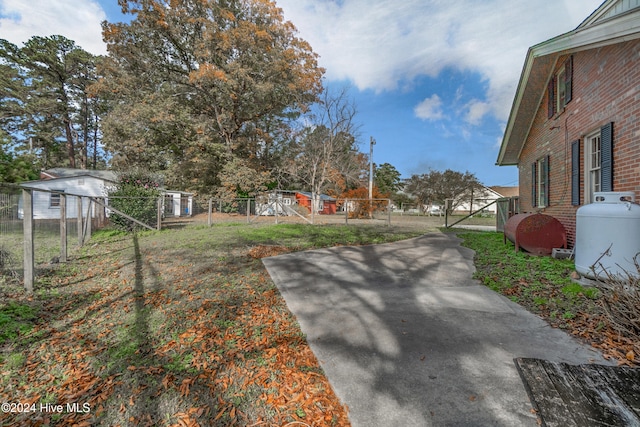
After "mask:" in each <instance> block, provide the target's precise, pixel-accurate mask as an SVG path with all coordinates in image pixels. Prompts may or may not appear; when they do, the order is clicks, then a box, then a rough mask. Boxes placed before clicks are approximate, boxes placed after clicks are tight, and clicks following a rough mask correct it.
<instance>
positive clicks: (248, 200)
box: [247, 199, 251, 224]
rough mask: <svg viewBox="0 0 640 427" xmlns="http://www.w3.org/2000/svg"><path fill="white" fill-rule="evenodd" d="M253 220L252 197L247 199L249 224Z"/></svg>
mask: <svg viewBox="0 0 640 427" xmlns="http://www.w3.org/2000/svg"><path fill="white" fill-rule="evenodd" d="M250 222H251V199H247V224H249V223H250Z"/></svg>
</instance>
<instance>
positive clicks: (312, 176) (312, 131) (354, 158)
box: [285, 89, 363, 194]
mask: <svg viewBox="0 0 640 427" xmlns="http://www.w3.org/2000/svg"><path fill="white" fill-rule="evenodd" d="M347 92H348V91H347V89H343V90H341V91H340V92H338V93H333V92H331V91H329V90H326V91H325V92H324V93H323V96H322V98H321V101H320V103H319V106H318V108H317V109H316V111H315V112H314V114H312V115H310V116H309V121H308V124H307V125H306V126H305V127H304V128H303V129H302V131H301V132H300V135H299V137H298V139H297V140H296V142H295V143H294V144H293V149H292V150H291V152H290V154H291V157H290V159H289V162H288V163H287V164H286V166H285V171H286V173H288V174H289V175H291V176H292V177H293V178H294V180H296V181H298V182H299V183H300V184H302V185H304V186H305V187H307V188H308V189H309V190H311V192H312V193H313V194H320V193H322V192H323V191H325V190H326V189H327V188H328V187H329V186H330V185H333V184H336V183H343V187H344V186H346V185H348V184H349V183H353V182H358V180H359V178H360V174H361V171H362V163H363V162H362V159H363V157H362V154H361V153H359V152H358V147H357V135H358V133H357V131H358V125H357V124H356V122H355V117H356V113H357V111H356V107H355V105H354V103H353V101H351V100H350V99H349V98H348V96H347V95H348V94H347Z"/></svg>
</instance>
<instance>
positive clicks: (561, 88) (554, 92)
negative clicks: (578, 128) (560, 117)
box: [547, 56, 573, 118]
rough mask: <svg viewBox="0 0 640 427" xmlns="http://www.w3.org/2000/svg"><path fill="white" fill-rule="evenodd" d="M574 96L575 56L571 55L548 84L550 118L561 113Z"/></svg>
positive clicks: (548, 115)
mask: <svg viewBox="0 0 640 427" xmlns="http://www.w3.org/2000/svg"><path fill="white" fill-rule="evenodd" d="M572 98H573V56H569V57H568V58H567V59H566V60H565V61H564V63H563V65H562V67H561V68H560V70H559V71H558V72H557V73H556V74H554V75H553V76H552V77H551V80H549V84H548V86H547V99H548V104H547V107H548V114H547V117H548V118H552V117H553V115H554V114H556V113H558V114H559V113H561V112H562V110H564V107H565V106H566V105H567V104H568V103H569V102H570V101H571V99H572Z"/></svg>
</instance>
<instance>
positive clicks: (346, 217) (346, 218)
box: [344, 199, 349, 225]
mask: <svg viewBox="0 0 640 427" xmlns="http://www.w3.org/2000/svg"><path fill="white" fill-rule="evenodd" d="M344 225H349V199H344Z"/></svg>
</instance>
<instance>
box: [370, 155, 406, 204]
mask: <svg viewBox="0 0 640 427" xmlns="http://www.w3.org/2000/svg"><path fill="white" fill-rule="evenodd" d="M373 176H374V178H373V179H374V182H375V184H376V186H377V187H378V189H379V190H380V193H382V194H384V195H385V197H392V196H393V195H394V194H395V193H397V192H398V191H399V190H400V189H401V188H402V180H401V179H400V172H398V170H397V169H396V168H395V167H394V166H393V165H391V164H389V163H383V164H381V165H380V166H377V167H375V168H374V173H373Z"/></svg>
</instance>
